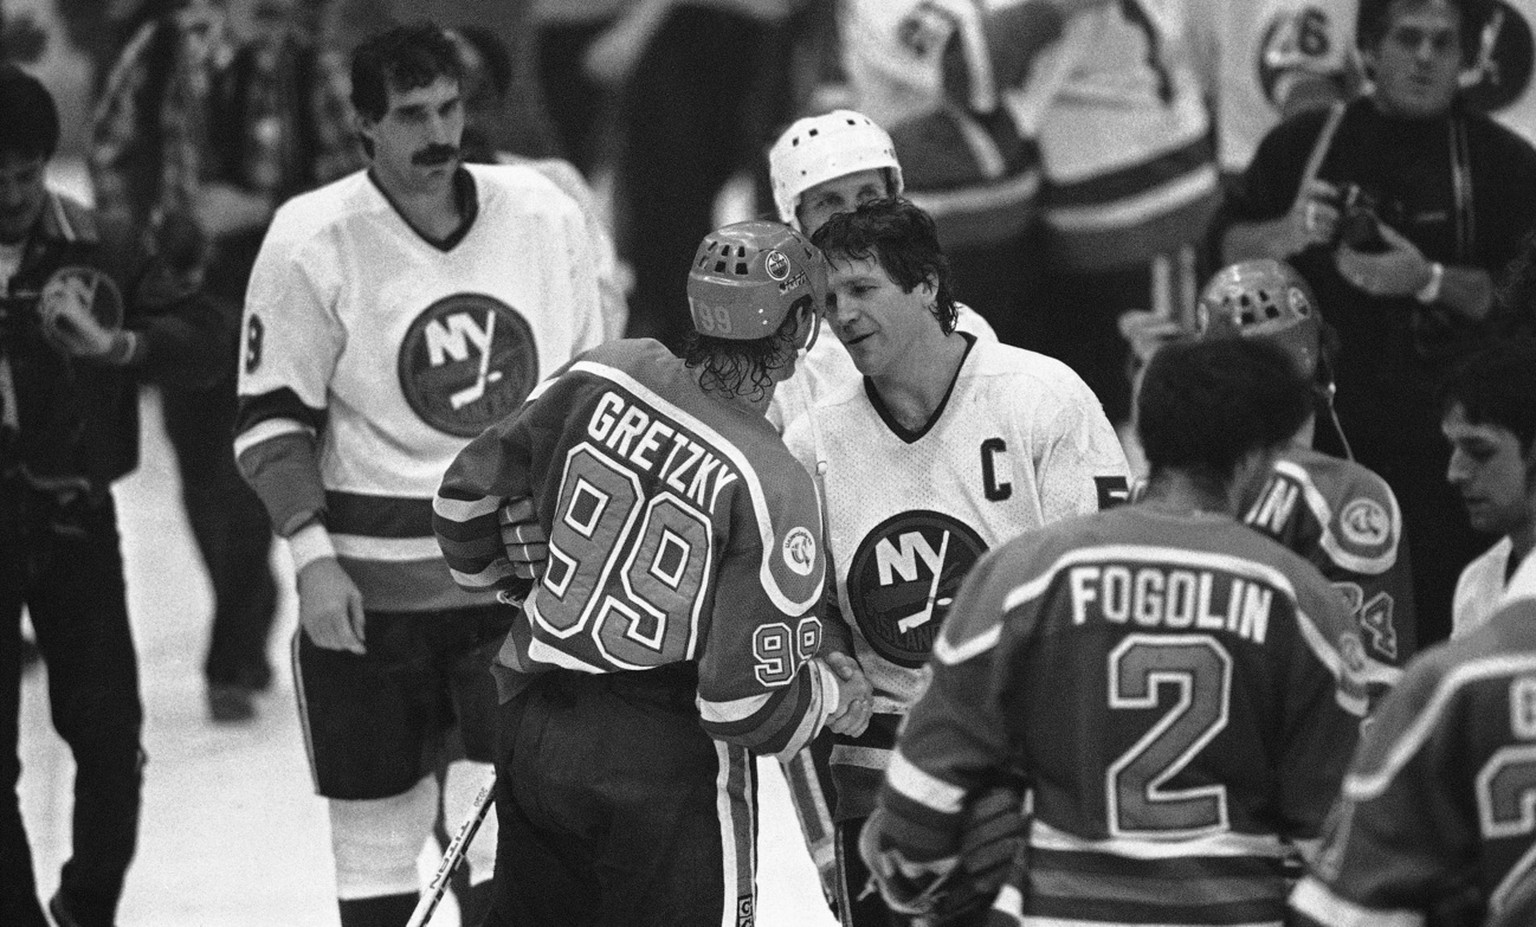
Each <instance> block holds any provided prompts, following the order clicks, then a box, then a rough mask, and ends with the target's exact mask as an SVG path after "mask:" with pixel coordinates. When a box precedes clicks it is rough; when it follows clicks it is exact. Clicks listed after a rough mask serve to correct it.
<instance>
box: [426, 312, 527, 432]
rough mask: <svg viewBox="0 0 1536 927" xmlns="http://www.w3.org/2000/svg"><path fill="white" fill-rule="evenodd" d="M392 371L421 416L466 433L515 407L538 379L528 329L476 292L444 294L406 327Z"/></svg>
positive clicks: (448, 429) (445, 428)
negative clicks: (397, 364)
mask: <svg viewBox="0 0 1536 927" xmlns="http://www.w3.org/2000/svg"><path fill="white" fill-rule="evenodd" d="M399 375H400V389H401V391H402V392H403V393H404V394H405V399H406V402H407V403H409V404H410V407H411V409H412V410H413V411H414V412H415V413H416V414H417V415H419V416H421V419H422V421H424V422H426V423H427V424H429V425H431V426H432V427H433V428H436V429H438V430H439V431H444V432H447V433H448V434H451V435H455V436H457V437H462V438H473V437H475V436H476V435H478V434H480V432H482V431H484V430H485V429H486V427H487V426H489V425H490V424H491V423H493V422H496V421H498V420H500V419H501V418H503V417H504V416H506V415H508V414H510V413H511V412H513V411H515V410H516V409H517V408H518V407H519V406H521V405H522V403H523V400H525V399H527V398H528V394H529V392H531V391H532V390H533V387H534V385H535V384H537V383H538V381H539V358H538V353H537V352H536V351H535V349H534V344H533V329H532V328H531V327H529V325H528V321H527V320H526V319H524V318H523V316H522V315H521V314H520V313H519V312H517V310H515V309H513V308H512V307H511V306H508V305H507V304H506V303H504V302H502V301H500V300H498V299H495V298H493V297H490V296H486V295H485V294H483V293H455V294H453V295H452V296H445V297H444V298H442V299H440V300H438V301H437V302H434V303H433V304H432V305H430V306H428V307H427V308H426V310H425V311H423V312H422V313H421V314H420V315H418V316H417V317H416V318H415V320H414V321H412V322H411V325H410V328H409V329H407V330H406V333H405V337H404V338H403V339H402V340H401V344H400V357H399Z"/></svg>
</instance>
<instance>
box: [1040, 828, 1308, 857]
mask: <svg viewBox="0 0 1536 927" xmlns="http://www.w3.org/2000/svg"><path fill="white" fill-rule="evenodd" d="M1029 845H1030V846H1032V847H1038V848H1040V849H1042V850H1059V851H1063V852H1068V853H1105V854H1108V855H1111V856H1124V857H1126V858H1128V859H1183V858H1186V857H1194V856H1220V857H1264V858H1268V859H1285V858H1287V857H1289V856H1292V855H1294V852H1295V851H1294V849H1293V848H1292V847H1291V846H1290V845H1289V844H1286V843H1284V842H1282V841H1281V840H1280V838H1278V837H1276V836H1274V835H1273V834H1239V833H1233V832H1230V831H1229V832H1226V833H1220V834H1212V835H1210V836H1207V837H1198V838H1195V839H1192V840H1126V839H1124V838H1119V837H1109V838H1106V839H1104V840H1087V839H1084V838H1082V837H1079V836H1077V835H1075V834H1069V833H1067V832H1066V831H1064V830H1058V829H1057V828H1054V827H1052V826H1051V825H1049V824H1047V823H1045V822H1044V821H1041V820H1036V821H1035V822H1034V823H1033V824H1032V825H1031V826H1030V831H1029Z"/></svg>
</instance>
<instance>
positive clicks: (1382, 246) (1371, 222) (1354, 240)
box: [1332, 183, 1388, 254]
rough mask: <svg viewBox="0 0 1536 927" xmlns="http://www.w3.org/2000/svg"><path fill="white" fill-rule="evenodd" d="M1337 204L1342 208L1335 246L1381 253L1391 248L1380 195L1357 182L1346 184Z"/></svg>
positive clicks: (1337, 207)
mask: <svg viewBox="0 0 1536 927" xmlns="http://www.w3.org/2000/svg"><path fill="white" fill-rule="evenodd" d="M1333 206H1334V208H1335V209H1337V210H1338V211H1339V224H1338V228H1337V230H1336V231H1335V233H1334V240H1333V242H1332V244H1333V245H1335V246H1336V245H1339V244H1341V243H1342V244H1346V245H1348V246H1349V247H1351V248H1353V249H1354V250H1356V251H1363V252H1366V253H1367V254H1379V253H1380V252H1382V251H1386V250H1387V248H1388V245H1387V240H1386V238H1385V237H1384V236H1383V235H1382V234H1381V215H1380V213H1379V211H1378V208H1377V203H1376V198H1375V197H1373V196H1371V195H1370V194H1369V193H1367V192H1365V191H1364V190H1362V189H1360V187H1359V186H1358V185H1357V184H1352V183H1350V184H1345V185H1344V186H1343V188H1342V189H1341V190H1340V191H1339V196H1338V199H1337V200H1336V201H1334V203H1333Z"/></svg>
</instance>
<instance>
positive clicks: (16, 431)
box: [0, 64, 229, 927]
mask: <svg viewBox="0 0 1536 927" xmlns="http://www.w3.org/2000/svg"><path fill="white" fill-rule="evenodd" d="M58 140H59V117H58V112H57V110H56V109H55V107H54V104H53V99H52V98H51V97H50V96H49V94H48V91H47V90H46V89H45V88H44V87H43V85H42V84H41V82H39V81H38V80H36V79H35V78H33V77H30V76H28V75H26V74H25V73H23V72H22V71H21V70H20V69H19V68H17V67H16V66H15V65H10V64H0V730H3V731H4V741H5V742H4V744H3V745H0V796H3V797H0V923H3V924H6V925H13V927H46V924H47V922H46V921H45V920H44V919H43V913H42V910H41V908H40V907H39V905H38V899H37V897H36V891H37V886H36V881H35V879H34V876H33V872H32V856H31V853H30V851H29V849H28V846H27V835H26V831H25V829H24V827H23V825H22V820H21V813H20V807H19V800H18V798H17V793H16V784H17V782H18V780H19V779H20V777H21V764H20V760H19V756H18V750H17V739H18V736H19V730H18V712H19V709H20V701H19V700H20V695H21V690H20V680H19V672H20V666H19V654H18V651H19V649H20V627H21V612H22V609H23V608H25V609H26V611H27V613H28V614H29V615H30V617H31V621H32V626H33V628H34V630H35V632H36V634H37V643H38V646H39V647H40V648H41V650H42V654H43V659H44V661H45V663H46V665H47V668H48V694H49V704H50V709H51V712H52V717H53V724H54V727H55V728H56V729H57V730H58V732H59V736H61V737H62V738H63V739H64V742H65V743H66V744H68V745H69V749H70V752H71V754H72V756H73V757H74V761H75V780H74V792H73V794H74V810H73V820H74V827H73V835H74V837H73V846H72V849H71V857H70V859H69V861H68V862H66V863H65V864H64V869H63V872H62V873H61V875H60V883H59V890H58V893H57V894H55V895H54V896H53V898H52V899H51V900H50V902H49V905H48V907H49V911H50V913H51V914H52V915H53V919H54V921H55V923H56V924H57V925H59V927H105V925H110V924H111V923H112V920H113V915H114V913H115V912H116V909H117V905H118V900H119V898H120V896H121V894H122V890H123V878H124V875H125V874H126V872H127V869H128V865H129V863H130V861H131V860H132V858H133V854H134V846H135V843H136V841H137V835H138V818H139V803H140V790H141V787H142V784H143V770H144V762H145V757H144V752H143V749H142V747H141V745H140V731H141V728H142V726H143V709H142V706H141V703H140V700H139V682H138V669H137V661H136V656H135V653H134V648H133V638H132V635H131V632H130V627H129V620H128V605H127V595H126V592H125V590H124V586H123V561H122V554H121V552H120V551H119V549H118V534H117V515H116V510H115V508H114V506H113V501H112V494H111V492H110V489H111V484H112V482H113V481H115V480H117V479H118V478H120V477H122V476H124V475H126V474H127V473H129V472H130V471H132V470H133V469H134V467H136V466H137V465H138V448H139V443H138V442H139V420H138V391H137V389H136V385H137V382H138V381H139V379H141V378H143V379H153V380H155V381H157V382H161V383H172V382H179V383H181V384H182V385H184V386H188V387H195V386H197V385H199V384H202V383H206V382H208V381H209V380H210V379H212V378H213V377H216V376H217V375H218V373H219V370H218V359H219V358H218V353H217V350H216V347H215V346H216V345H218V344H227V343H229V341H228V339H227V338H224V337H223V336H222V335H221V334H220V332H219V328H220V326H221V323H222V319H221V317H220V316H219V315H218V314H217V313H216V312H214V311H213V310H212V309H211V308H210V307H209V306H208V305H207V303H206V302H205V301H203V300H202V299H200V298H199V297H197V296H196V295H195V294H194V293H193V292H192V289H191V288H190V287H188V286H186V285H160V286H156V287H153V288H151V287H149V286H146V285H144V283H145V281H150V280H164V279H166V276H167V275H165V274H163V273H162V272H161V271H162V270H163V268H160V267H157V266H156V264H155V262H154V261H153V260H152V259H151V258H150V256H149V255H148V254H146V252H145V249H144V248H143V247H142V245H141V241H140V237H139V236H138V235H137V234H136V230H135V229H133V228H132V227H131V226H129V225H127V224H126V223H124V222H122V221H118V220H116V219H114V218H113V217H111V216H105V215H98V214H96V213H93V212H92V211H91V210H89V209H87V208H85V207H83V206H81V205H79V204H78V203H75V202H74V201H72V200H68V199H66V198H64V197H62V196H60V195H59V194H56V193H53V192H51V191H50V190H49V189H48V188H47V187H46V185H45V183H44V175H45V172H46V170H47V166H48V162H49V159H50V158H51V157H52V156H53V154H54V151H55V149H56V146H57V144H58Z"/></svg>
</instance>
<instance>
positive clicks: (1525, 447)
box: [1438, 338, 1536, 454]
mask: <svg viewBox="0 0 1536 927" xmlns="http://www.w3.org/2000/svg"><path fill="white" fill-rule="evenodd" d="M1438 398H1439V400H1440V413H1441V415H1444V414H1446V413H1448V412H1450V411H1451V407H1452V406H1457V405H1459V406H1461V408H1462V409H1463V410H1464V411H1465V412H1466V414H1467V420H1468V421H1470V422H1472V423H1473V424H1476V425H1493V426H1496V427H1498V428H1506V429H1508V430H1509V431H1511V432H1512V433H1514V436H1515V438H1516V439H1518V440H1519V442H1520V450H1521V451H1522V452H1524V453H1527V454H1529V453H1530V452H1531V449H1532V443H1533V441H1536V340H1532V339H1530V338H1517V339H1512V340H1508V341H1496V342H1494V343H1492V344H1490V345H1489V346H1488V347H1486V348H1483V349H1482V350H1480V351H1476V352H1474V353H1472V354H1470V355H1468V356H1467V357H1465V358H1463V359H1462V360H1461V362H1460V363H1458V364H1457V365H1456V366H1455V367H1454V368H1452V370H1451V372H1450V373H1448V374H1446V377H1445V379H1444V380H1443V381H1442V382H1441V384H1440V389H1439V397H1438Z"/></svg>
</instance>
